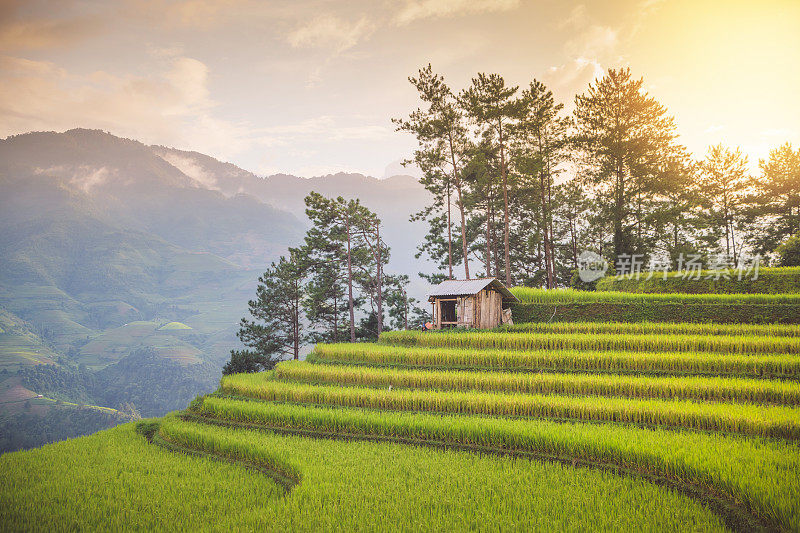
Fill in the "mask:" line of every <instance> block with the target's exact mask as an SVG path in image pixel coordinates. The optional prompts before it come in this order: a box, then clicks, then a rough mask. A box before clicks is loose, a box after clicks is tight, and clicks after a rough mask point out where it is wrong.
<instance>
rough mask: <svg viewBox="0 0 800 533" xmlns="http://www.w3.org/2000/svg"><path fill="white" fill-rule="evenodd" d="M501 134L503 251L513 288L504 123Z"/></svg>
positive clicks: (500, 129)
mask: <svg viewBox="0 0 800 533" xmlns="http://www.w3.org/2000/svg"><path fill="white" fill-rule="evenodd" d="M499 133H500V175H501V176H502V178H503V239H504V244H503V249H504V252H505V263H506V285H507V286H509V287H510V286H511V248H510V246H509V242H508V172H507V171H506V152H505V146H504V145H503V123H502V122H500V123H499Z"/></svg>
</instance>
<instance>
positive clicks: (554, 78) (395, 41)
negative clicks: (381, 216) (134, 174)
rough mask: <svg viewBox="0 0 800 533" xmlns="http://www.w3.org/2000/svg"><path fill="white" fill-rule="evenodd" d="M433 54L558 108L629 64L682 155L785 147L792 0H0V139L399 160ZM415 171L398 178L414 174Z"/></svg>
mask: <svg viewBox="0 0 800 533" xmlns="http://www.w3.org/2000/svg"><path fill="white" fill-rule="evenodd" d="M428 63H431V64H432V66H433V68H434V70H435V71H436V72H438V73H440V74H442V75H443V76H444V77H445V79H446V81H447V82H448V83H449V84H450V85H451V87H453V89H454V90H459V89H461V88H463V87H465V86H466V85H468V84H469V82H470V79H471V78H472V77H473V76H474V75H476V74H477V73H478V72H487V73H489V72H497V73H499V74H501V75H503V76H504V77H505V79H506V80H507V82H509V83H510V84H514V85H520V86H521V87H523V88H524V87H525V86H527V84H529V83H530V81H531V80H533V79H538V80H540V81H543V82H544V83H546V84H547V85H548V86H549V87H550V88H551V89H552V90H553V92H554V94H555V96H556V98H557V99H558V100H559V101H561V102H562V103H564V104H565V108H566V109H567V110H570V109H571V108H572V102H573V99H574V97H575V95H576V94H579V93H582V92H584V91H585V90H586V89H587V87H588V85H589V84H590V83H591V82H592V81H593V80H594V79H595V78H597V77H598V76H602V74H603V72H604V71H605V70H606V69H608V68H617V67H623V66H625V67H630V68H631V69H632V72H633V73H634V75H635V76H637V77H642V78H644V80H645V86H646V88H647V90H648V92H649V93H650V94H651V95H652V96H654V97H655V98H656V99H657V100H658V101H660V102H661V103H662V104H664V105H666V107H667V108H668V110H669V112H670V114H672V115H673V116H674V117H675V121H676V123H677V126H678V132H679V133H680V138H679V141H680V142H681V143H682V144H684V145H685V146H687V147H688V148H689V150H690V151H691V152H693V153H694V154H695V156H696V157H702V156H703V155H704V154H705V152H706V151H707V149H708V147H709V146H710V145H712V144H716V143H720V142H722V143H725V144H727V145H730V146H738V147H741V149H742V151H743V152H744V153H745V154H747V156H748V158H749V161H750V165H751V168H753V169H756V168H757V166H758V159H759V158H763V157H765V156H766V155H767V154H768V152H769V149H770V148H773V147H776V146H778V145H780V144H782V143H784V142H792V143H793V144H794V145H795V146H798V145H800V98H798V95H800V0H758V1H755V0H751V1H742V0H686V1H684V0H614V1H586V2H571V1H559V0H540V1H525V0H399V1H388V0H387V1H384V0H366V1H360V0H352V1H351V0H348V1H330V0H327V1H326V0H318V1H313V0H312V1H308V0H295V1H285V2H284V1H269V0H174V1H170V0H120V1H114V0H97V1H92V0H53V1H50V2H47V1H40V0H0V137H6V136H8V135H13V134H18V133H25V132H28V131H42V130H55V131H64V130H67V129H70V128H75V127H86V128H99V129H103V130H106V131H109V132H111V133H113V134H115V135H119V136H122V137H129V138H134V139H137V140H140V141H142V142H145V143H148V144H162V145H167V146H172V147H175V148H180V149H185V150H196V151H199V152H202V153H206V154H208V155H211V156H214V157H216V158H218V159H221V160H224V161H229V162H232V163H234V164H236V165H239V166H240V167H242V168H245V169H247V170H250V171H253V172H255V173H257V174H260V175H269V174H274V173H281V172H282V173H289V174H295V175H299V176H306V177H310V176H315V175H323V174H328V173H335V172H342V171H344V172H360V173H363V174H367V175H372V176H376V177H379V178H380V177H385V176H388V175H393V174H399V173H403V172H404V170H403V168H402V167H401V166H400V164H399V163H400V161H401V160H402V159H404V158H407V157H409V156H411V153H412V151H413V149H414V146H415V141H414V139H413V138H412V137H411V136H410V135H408V134H405V133H398V132H395V131H394V127H393V125H392V123H391V118H393V117H403V116H405V115H407V114H408V113H409V112H410V111H412V110H413V109H415V108H416V107H417V106H418V102H417V95H416V92H415V90H414V89H413V87H412V86H411V85H410V84H409V82H408V81H407V78H408V76H411V75H415V74H416V73H417V71H418V69H419V68H421V67H423V66H424V65H426V64H428ZM412 173H413V172H412Z"/></svg>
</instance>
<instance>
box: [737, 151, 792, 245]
mask: <svg viewBox="0 0 800 533" xmlns="http://www.w3.org/2000/svg"><path fill="white" fill-rule="evenodd" d="M759 166H760V169H761V176H759V177H757V178H756V179H755V183H754V186H755V190H756V193H755V195H754V197H753V199H752V202H751V204H750V206H749V209H748V211H747V213H746V214H747V219H748V221H749V222H750V224H751V228H750V231H749V235H748V242H750V243H751V244H752V245H753V248H754V251H755V252H756V253H760V254H768V253H770V252H772V251H773V250H775V248H776V247H777V246H778V245H779V244H780V243H782V242H784V241H785V240H786V239H787V238H788V237H789V236H791V235H798V234H800V148H798V149H797V150H794V149H793V148H792V145H791V144H790V143H786V144H784V145H782V146H780V147H779V148H775V149H773V150H771V151H770V153H769V157H768V158H767V159H762V160H760V161H759Z"/></svg>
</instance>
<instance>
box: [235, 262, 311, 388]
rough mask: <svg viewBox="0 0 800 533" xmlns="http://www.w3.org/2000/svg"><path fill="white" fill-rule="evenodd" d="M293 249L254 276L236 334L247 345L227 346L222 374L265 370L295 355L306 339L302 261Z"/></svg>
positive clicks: (297, 356)
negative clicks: (252, 294)
mask: <svg viewBox="0 0 800 533" xmlns="http://www.w3.org/2000/svg"><path fill="white" fill-rule="evenodd" d="M297 255H298V251H297V250H290V256H289V259H286V258H285V257H281V258H280V260H279V261H278V262H277V263H272V265H271V266H270V268H268V269H267V271H266V272H264V274H263V275H262V276H261V277H260V278H258V286H257V288H256V299H255V300H251V301H250V302H248V307H249V312H250V318H249V319H248V318H242V320H241V322H240V325H239V332H238V333H237V336H238V337H239V339H240V340H241V341H242V343H243V344H244V345H245V346H246V347H247V348H248V349H246V350H231V359H230V361H228V363H226V364H225V367H224V368H223V370H222V373H223V374H233V373H237V372H258V371H261V370H269V369H271V368H273V367H274V366H275V364H276V363H277V362H278V361H281V360H282V359H285V358H287V357H291V358H293V359H298V358H299V356H300V346H301V345H302V344H304V342H305V340H306V334H305V331H304V328H303V321H302V318H303V317H302V299H303V278H304V276H305V273H304V270H303V264H302V261H301V260H300V258H299V257H297Z"/></svg>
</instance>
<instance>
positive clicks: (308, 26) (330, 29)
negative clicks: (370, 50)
mask: <svg viewBox="0 0 800 533" xmlns="http://www.w3.org/2000/svg"><path fill="white" fill-rule="evenodd" d="M373 31H374V26H373V25H372V24H371V23H370V21H369V19H367V17H366V16H362V17H361V18H359V19H358V20H356V21H352V22H351V21H346V20H343V19H341V18H339V17H336V16H334V15H321V16H318V17H316V18H313V19H311V20H310V21H308V22H306V23H304V24H301V25H300V26H299V27H297V28H296V29H295V30H293V31H292V32H291V33H289V35H288V36H287V40H288V41H289V44H291V45H292V46H293V47H295V48H329V49H332V50H334V51H335V52H338V53H341V52H344V51H345V50H347V49H349V48H352V47H353V46H355V45H356V44H358V42H359V41H361V40H362V39H365V38H367V37H368V36H369V35H371V34H372V32H373Z"/></svg>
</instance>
